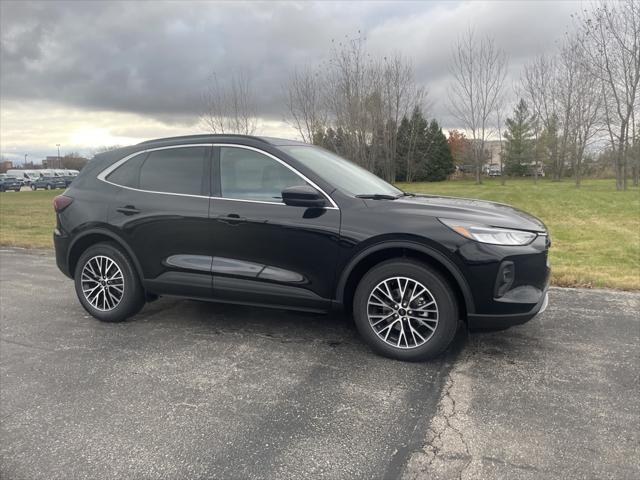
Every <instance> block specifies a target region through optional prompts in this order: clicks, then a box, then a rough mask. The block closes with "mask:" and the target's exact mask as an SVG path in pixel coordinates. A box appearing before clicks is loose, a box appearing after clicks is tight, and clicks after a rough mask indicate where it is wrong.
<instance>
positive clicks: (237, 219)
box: [218, 213, 247, 225]
mask: <svg viewBox="0 0 640 480" xmlns="http://www.w3.org/2000/svg"><path fill="white" fill-rule="evenodd" d="M218 220H220V221H221V222H223V223H226V224H228V225H238V224H240V223H243V222H246V221H247V219H246V218H245V217H241V216H240V215H238V214H237V213H229V214H228V215H220V216H219V217H218Z"/></svg>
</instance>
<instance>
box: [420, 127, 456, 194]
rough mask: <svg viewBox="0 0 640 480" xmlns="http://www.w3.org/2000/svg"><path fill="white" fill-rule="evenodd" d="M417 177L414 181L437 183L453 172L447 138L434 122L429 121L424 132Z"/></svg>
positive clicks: (451, 156) (452, 162) (453, 167)
mask: <svg viewBox="0 0 640 480" xmlns="http://www.w3.org/2000/svg"><path fill="white" fill-rule="evenodd" d="M420 153H421V155H420V160H421V161H420V162H419V168H418V175H416V178H415V179H416V180H418V181H420V180H422V181H428V182H439V181H442V180H446V179H447V177H448V176H449V175H451V174H452V173H453V172H454V170H455V166H454V161H453V155H452V154H451V147H450V146H449V142H448V141H447V137H446V136H445V134H444V133H442V128H440V125H438V122H437V121H436V120H431V122H430V123H429V126H428V127H427V128H426V130H425V131H424V140H423V142H422V148H421V152H420Z"/></svg>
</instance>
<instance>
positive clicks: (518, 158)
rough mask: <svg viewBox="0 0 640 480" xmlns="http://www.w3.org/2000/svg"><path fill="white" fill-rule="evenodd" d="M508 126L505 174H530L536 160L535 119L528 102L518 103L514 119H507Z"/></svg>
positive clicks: (505, 133)
mask: <svg viewBox="0 0 640 480" xmlns="http://www.w3.org/2000/svg"><path fill="white" fill-rule="evenodd" d="M506 124H507V130H506V131H505V132H504V138H505V140H506V142H505V159H504V173H505V174H506V175H517V176H522V175H524V174H525V173H527V172H528V170H529V169H530V168H531V164H532V162H533V161H534V160H535V142H534V139H533V126H534V125H533V124H534V119H533V115H532V114H531V113H530V112H529V107H528V106H527V102H525V101H524V100H523V99H521V100H520V102H518V105H516V108H515V109H514V111H513V118H507V121H506Z"/></svg>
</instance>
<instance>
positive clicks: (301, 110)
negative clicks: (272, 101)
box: [287, 67, 327, 143]
mask: <svg viewBox="0 0 640 480" xmlns="http://www.w3.org/2000/svg"><path fill="white" fill-rule="evenodd" d="M322 86H323V85H322V79H321V77H320V72H319V71H318V70H315V69H312V68H310V67H306V68H304V69H301V70H297V69H296V70H294V71H293V73H292V74H291V75H290V76H289V83H288V85H287V90H288V91H287V107H288V110H289V114H290V116H291V123H292V125H293V127H294V128H295V129H296V130H297V131H298V133H299V134H300V136H301V137H302V141H304V142H306V143H313V138H314V135H316V134H317V133H318V131H319V130H321V129H323V128H325V126H326V119H327V115H326V111H325V102H324V98H323V95H324V92H323V90H322Z"/></svg>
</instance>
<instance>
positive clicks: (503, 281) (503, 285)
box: [494, 262, 516, 298]
mask: <svg viewBox="0 0 640 480" xmlns="http://www.w3.org/2000/svg"><path fill="white" fill-rule="evenodd" d="M515 277H516V270H515V266H514V265H513V262H502V263H501V264H500V268H499V269H498V277H497V278H496V287H495V289H494V296H495V297H496V298H499V297H501V296H503V295H504V294H505V293H507V292H508V291H509V289H510V288H511V286H512V285H513V280H514V279H515Z"/></svg>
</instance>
